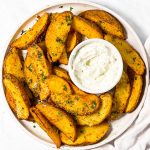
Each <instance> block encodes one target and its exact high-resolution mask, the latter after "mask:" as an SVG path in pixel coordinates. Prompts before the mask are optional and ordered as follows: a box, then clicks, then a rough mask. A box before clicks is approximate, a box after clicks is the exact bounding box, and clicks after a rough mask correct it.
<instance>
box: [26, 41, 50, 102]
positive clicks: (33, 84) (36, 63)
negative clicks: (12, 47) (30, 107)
mask: <svg viewBox="0 0 150 150" xmlns="http://www.w3.org/2000/svg"><path fill="white" fill-rule="evenodd" d="M51 67H52V66H51V64H50V63H48V61H47V60H46V58H45V56H44V53H43V50H42V49H41V48H40V47H39V46H38V45H36V44H33V45H31V46H30V47H29V48H28V54H27V57H26V60H25V64H24V73H25V78H26V81H27V84H28V85H29V88H30V89H31V90H32V92H33V93H34V95H35V96H38V95H39V97H40V100H44V99H46V98H47V97H48V96H49V94H50V93H49V88H48V78H49V76H50V74H51V71H52V68H51Z"/></svg>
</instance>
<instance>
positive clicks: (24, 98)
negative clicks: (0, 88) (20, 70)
mask: <svg viewBox="0 0 150 150" xmlns="http://www.w3.org/2000/svg"><path fill="white" fill-rule="evenodd" d="M3 83H4V85H5V88H6V91H7V92H8V91H9V93H10V95H11V96H12V99H13V100H14V102H15V106H16V115H17V117H18V119H28V117H29V107H30V101H29V97H28V95H27V93H26V92H25V90H24V88H23V85H22V83H21V82H19V80H18V79H17V78H16V77H14V76H13V75H11V74H5V75H4V79H3ZM7 97H8V96H7Z"/></svg>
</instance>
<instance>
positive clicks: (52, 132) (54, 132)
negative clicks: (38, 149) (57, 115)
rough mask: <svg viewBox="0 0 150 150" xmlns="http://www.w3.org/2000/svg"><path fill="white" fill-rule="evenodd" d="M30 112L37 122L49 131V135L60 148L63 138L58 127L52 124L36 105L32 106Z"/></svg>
mask: <svg viewBox="0 0 150 150" xmlns="http://www.w3.org/2000/svg"><path fill="white" fill-rule="evenodd" d="M30 113H31V115H32V116H33V118H34V120H35V121H36V122H37V124H38V125H39V126H40V127H41V128H42V129H43V130H44V131H45V132H46V133H47V135H48V136H49V137H50V138H51V139H52V141H53V142H54V143H55V144H56V147H57V148H59V147H60V146H61V140H60V135H59V133H58V129H57V128H56V127H54V126H52V125H51V124H50V123H49V122H48V120H47V119H46V118H45V117H44V116H43V115H42V114H41V112H40V111H39V110H38V109H37V108H36V107H32V108H30Z"/></svg>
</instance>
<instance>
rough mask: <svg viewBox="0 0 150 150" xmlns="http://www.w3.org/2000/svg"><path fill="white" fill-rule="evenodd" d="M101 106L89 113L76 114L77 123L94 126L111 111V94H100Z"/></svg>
mask: <svg viewBox="0 0 150 150" xmlns="http://www.w3.org/2000/svg"><path fill="white" fill-rule="evenodd" d="M100 99H101V106H100V108H99V109H98V110H97V111H96V112H95V113H93V114H91V115H86V116H76V121H77V124H78V125H87V126H94V125H97V124H100V123H101V122H102V121H104V120H105V119H106V118H107V117H108V116H109V115H110V113H111V108H112V96H111V94H109V93H105V94H102V95H101V96H100Z"/></svg>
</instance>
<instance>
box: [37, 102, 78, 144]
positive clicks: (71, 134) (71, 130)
mask: <svg viewBox="0 0 150 150" xmlns="http://www.w3.org/2000/svg"><path fill="white" fill-rule="evenodd" d="M36 108H38V109H39V110H40V112H41V113H42V114H43V115H44V116H45V117H46V118H47V119H48V120H49V122H50V123H51V124H53V125H54V126H56V127H57V128H58V129H59V130H60V131H62V132H63V133H64V134H65V135H66V136H67V137H68V138H70V139H71V140H72V141H74V140H75V139H76V126H75V123H74V121H73V119H72V118H71V116H70V115H68V114H67V113H66V112H65V111H63V110H61V109H59V108H56V107H54V106H53V105H49V104H47V103H45V104H44V103H43V104H42V103H41V104H38V105H36Z"/></svg>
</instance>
